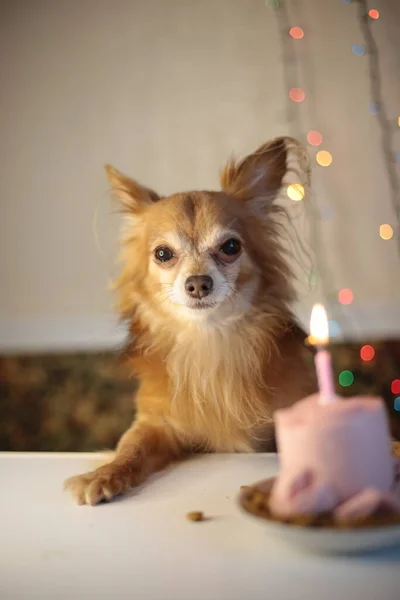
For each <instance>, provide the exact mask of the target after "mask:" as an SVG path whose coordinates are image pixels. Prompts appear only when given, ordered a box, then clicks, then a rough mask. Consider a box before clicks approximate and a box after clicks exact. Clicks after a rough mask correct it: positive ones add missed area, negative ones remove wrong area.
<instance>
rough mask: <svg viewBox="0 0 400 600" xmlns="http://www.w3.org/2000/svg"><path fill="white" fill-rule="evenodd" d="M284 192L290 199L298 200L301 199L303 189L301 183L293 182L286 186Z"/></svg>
mask: <svg viewBox="0 0 400 600" xmlns="http://www.w3.org/2000/svg"><path fill="white" fill-rule="evenodd" d="M286 193H287V195H288V197H289V198H290V199H291V200H294V201H295V202H299V200H303V198H304V194H305V191H304V187H303V186H302V185H301V183H293V184H291V185H289V186H288V188H287V190H286Z"/></svg>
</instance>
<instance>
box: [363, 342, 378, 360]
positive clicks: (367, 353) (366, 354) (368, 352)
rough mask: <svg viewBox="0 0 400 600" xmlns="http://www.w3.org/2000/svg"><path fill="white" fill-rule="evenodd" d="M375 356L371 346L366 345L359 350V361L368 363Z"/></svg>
mask: <svg viewBox="0 0 400 600" xmlns="http://www.w3.org/2000/svg"><path fill="white" fill-rule="evenodd" d="M374 356H375V349H374V347H373V346H370V345H369V344H366V345H365V346H363V347H362V348H361V350H360V357H361V360H364V361H365V362H369V361H370V360H372V359H373V358H374Z"/></svg>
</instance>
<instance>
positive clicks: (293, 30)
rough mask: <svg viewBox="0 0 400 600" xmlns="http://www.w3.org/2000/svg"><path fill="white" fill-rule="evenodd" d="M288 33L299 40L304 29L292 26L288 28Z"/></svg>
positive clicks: (302, 35)
mask: <svg viewBox="0 0 400 600" xmlns="http://www.w3.org/2000/svg"><path fill="white" fill-rule="evenodd" d="M289 35H290V36H291V37H292V38H293V39H295V40H301V38H303V37H304V31H303V30H302V28H301V27H292V28H291V29H290V30H289Z"/></svg>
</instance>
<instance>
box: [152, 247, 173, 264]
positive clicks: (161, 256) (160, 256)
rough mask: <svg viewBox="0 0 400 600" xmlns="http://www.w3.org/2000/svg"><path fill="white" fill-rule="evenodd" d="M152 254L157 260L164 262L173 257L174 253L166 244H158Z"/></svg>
mask: <svg viewBox="0 0 400 600" xmlns="http://www.w3.org/2000/svg"><path fill="white" fill-rule="evenodd" d="M154 256H155V259H156V261H157V262H160V263H165V262H168V261H169V260H171V259H172V258H173V257H174V253H173V252H172V250H171V248H168V246H158V248H156V249H155V251H154Z"/></svg>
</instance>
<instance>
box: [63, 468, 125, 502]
mask: <svg viewBox="0 0 400 600" xmlns="http://www.w3.org/2000/svg"><path fill="white" fill-rule="evenodd" d="M128 488H129V477H128V473H127V471H126V470H124V469H121V468H120V467H117V466H116V465H114V464H113V463H110V464H108V465H103V466H102V467H100V468H98V469H96V470H95V471H91V472H90V473H84V474H83V475H75V476H74V477H70V478H69V479H67V480H66V482H65V483H64V489H65V490H67V491H69V492H70V493H71V495H72V496H73V498H74V499H75V501H76V503H77V504H91V505H92V506H94V505H95V504H98V503H99V502H101V501H102V500H111V498H113V497H114V496H117V495H118V494H121V493H122V492H124V491H125V490H127V489H128Z"/></svg>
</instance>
